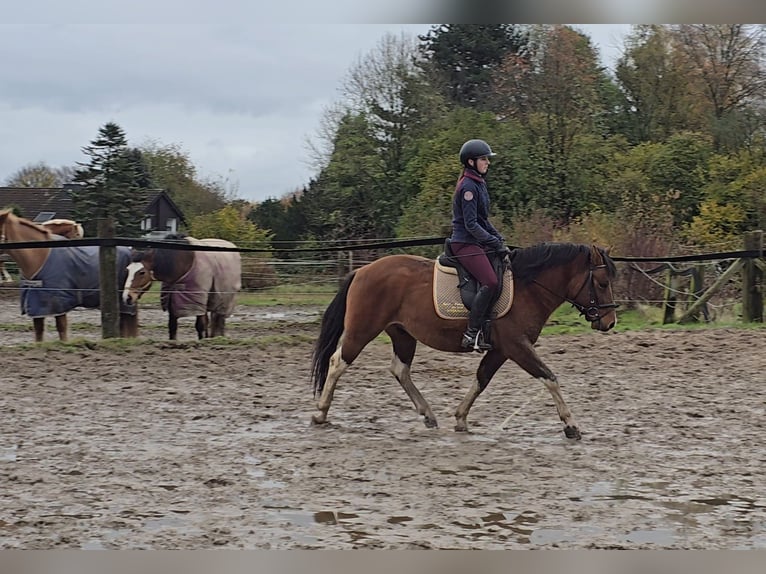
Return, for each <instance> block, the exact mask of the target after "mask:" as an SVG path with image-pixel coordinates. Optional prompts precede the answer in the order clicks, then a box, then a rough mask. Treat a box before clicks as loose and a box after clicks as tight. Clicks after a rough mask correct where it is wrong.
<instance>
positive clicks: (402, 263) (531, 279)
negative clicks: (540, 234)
mask: <svg viewBox="0 0 766 574" xmlns="http://www.w3.org/2000/svg"><path fill="white" fill-rule="evenodd" d="M510 263H511V268H512V270H513V276H514V302H513V306H512V307H511V309H510V311H509V312H508V313H507V314H505V315H503V316H502V317H499V318H497V319H494V320H493V321H492V324H491V330H492V331H491V334H492V337H491V341H492V342H493V345H494V347H493V349H491V350H489V351H487V352H486V354H485V355H484V357H483V358H482V359H481V362H480V363H479V368H478V370H477V371H476V379H475V380H474V381H473V384H472V385H471V388H470V389H469V390H468V393H467V394H466V395H465V397H464V398H463V400H462V402H461V403H460V404H459V405H458V407H457V410H456V412H455V418H456V421H457V422H456V425H455V430H456V431H467V430H468V423H467V417H468V411H469V410H470V408H471V406H472V405H473V403H474V401H475V400H476V398H477V397H478V396H479V395H480V394H481V393H482V391H484V389H486V388H487V385H488V384H489V382H490V380H491V379H492V377H493V375H494V374H495V373H496V372H497V370H498V369H499V368H500V367H501V366H502V365H503V363H505V362H506V361H507V360H508V359H511V360H512V361H514V362H516V363H517V364H518V365H519V366H520V367H521V368H522V369H524V370H525V371H526V372H528V373H529V374H530V375H532V376H533V377H535V378H539V379H543V383H544V384H545V386H546V387H547V389H548V391H549V392H550V393H551V395H552V396H553V401H554V403H555V404H556V409H557V411H558V415H559V418H560V419H561V420H562V421H563V422H564V433H565V435H566V436H567V438H574V439H580V438H581V435H580V430H579V429H578V426H577V424H576V422H575V420H574V417H573V416H572V413H571V411H570V410H569V407H568V406H567V404H566V403H565V402H564V399H563V397H562V395H561V390H560V388H559V384H558V381H557V379H556V376H555V375H554V374H553V372H551V370H550V369H549V368H548V367H547V366H546V365H545V364H544V363H543V361H542V360H541V359H540V358H539V357H538V355H537V353H536V352H535V349H534V344H535V342H536V341H537V338H538V337H539V336H540V332H541V331H542V328H543V326H544V325H545V322H546V321H547V319H548V317H550V315H551V313H553V311H554V310H555V309H556V308H558V307H559V306H560V305H561V304H562V303H564V302H565V301H566V302H568V303H571V304H572V305H574V307H576V308H577V309H578V310H579V311H580V313H581V314H582V315H584V316H585V319H586V320H587V321H589V322H590V323H591V327H592V328H593V329H597V330H599V331H608V330H609V329H611V328H612V327H614V325H615V324H616V322H617V315H616V311H615V308H616V307H617V305H615V303H614V299H613V296H612V288H611V280H612V279H613V278H614V277H615V276H616V268H615V265H614V262H613V261H612V260H611V259H610V258H609V255H608V254H607V252H606V250H604V249H602V248H599V247H596V246H587V245H575V244H570V243H546V244H540V245H536V246H533V247H527V248H524V249H516V250H514V251H512V252H511V254H510ZM433 276H434V261H432V260H429V259H425V258H423V257H417V256H414V255H389V256H386V257H382V258H381V259H378V260H377V261H374V262H372V263H369V264H367V265H365V266H364V267H361V268H359V269H357V270H356V271H353V272H352V273H350V274H349V275H348V276H347V278H346V280H345V282H344V283H343V285H342V286H341V288H340V289H339V291H338V293H337V294H336V296H335V298H334V299H333V300H332V302H331V303H330V305H329V306H328V307H327V309H326V310H325V312H324V315H323V317H322V323H321V328H320V334H319V338H318V340H317V341H316V344H315V347H314V353H313V357H312V371H311V374H312V378H313V383H314V396H315V397H317V395H319V400H318V402H317V408H318V411H319V412H318V413H317V414H315V415H314V416H313V417H312V423H313V424H323V423H326V422H327V411H328V410H329V408H330V403H331V402H332V398H333V393H334V392H335V386H336V385H337V383H338V379H339V378H340V376H341V375H342V374H343V373H344V372H345V371H346V369H348V367H349V366H350V365H351V363H353V362H354V360H355V359H356V358H357V356H358V355H359V354H360V352H361V351H362V349H363V348H364V347H365V346H366V345H367V344H368V343H369V342H370V341H372V340H373V339H374V338H375V337H377V336H378V334H380V333H381V332H382V331H385V332H386V333H387V334H388V336H389V337H390V338H391V343H392V345H393V352H394V356H393V360H392V362H391V366H390V371H391V373H392V374H393V375H394V377H396V379H397V380H398V381H399V384H400V385H401V386H402V388H403V389H404V391H405V392H406V393H407V395H408V396H409V398H410V400H412V402H413V403H414V405H415V408H416V410H417V412H418V414H419V415H422V416H423V417H424V423H425V426H426V427H429V428H431V427H436V426H438V425H437V422H436V417H435V416H434V414H433V412H432V411H431V407H430V406H429V405H428V403H427V402H426V400H425V399H424V398H423V396H422V395H421V394H420V391H418V389H417V388H416V387H415V385H414V384H413V383H412V379H411V378H410V369H411V366H412V360H413V357H414V356H415V349H416V346H417V342H418V341H420V342H421V343H423V344H425V345H427V346H429V347H431V348H433V349H437V350H439V351H447V352H453V353H459V352H471V351H472V349H463V348H461V345H460V343H461V339H462V335H463V331H464V330H465V328H466V321H465V319H443V318H441V317H439V316H438V315H437V313H436V311H435V306H434V300H433Z"/></svg>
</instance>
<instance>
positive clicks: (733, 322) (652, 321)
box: [542, 304, 766, 335]
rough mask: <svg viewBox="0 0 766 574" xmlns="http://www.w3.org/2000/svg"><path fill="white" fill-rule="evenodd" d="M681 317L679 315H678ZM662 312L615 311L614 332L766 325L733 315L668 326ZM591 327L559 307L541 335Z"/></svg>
mask: <svg viewBox="0 0 766 574" xmlns="http://www.w3.org/2000/svg"><path fill="white" fill-rule="evenodd" d="M677 316H680V313H678V314H677ZM662 317H663V311H662V309H660V308H659V307H651V306H649V305H638V306H637V307H636V308H634V309H625V310H620V309H618V310H617V326H615V328H614V331H616V332H625V331H641V330H652V329H662V330H679V329H684V330H690V331H691V330H700V329H721V328H736V329H763V328H766V323H743V322H742V321H741V320H740V319H739V317H738V316H737V315H736V313H734V312H732V313H730V314H728V315H721V317H720V318H717V319H716V320H714V321H711V322H709V323H706V322H705V321H704V320H700V321H699V322H697V323H684V324H679V323H668V324H666V325H663V324H662ZM591 331H592V329H591V327H590V323H588V322H587V321H586V320H585V319H584V318H583V317H582V316H581V315H580V313H579V312H578V311H577V310H576V309H575V308H574V307H572V306H571V305H566V304H565V305H562V306H561V307H559V308H558V309H556V311H554V312H553V314H552V315H551V316H550V318H549V319H548V322H547V323H546V324H545V327H543V331H542V334H543V335H546V334H547V335H551V334H559V335H567V334H577V333H588V332H591Z"/></svg>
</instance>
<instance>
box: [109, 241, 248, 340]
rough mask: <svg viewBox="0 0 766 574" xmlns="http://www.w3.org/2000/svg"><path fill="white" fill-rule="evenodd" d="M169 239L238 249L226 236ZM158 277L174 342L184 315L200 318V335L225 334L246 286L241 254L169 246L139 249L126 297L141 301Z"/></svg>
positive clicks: (126, 288)
mask: <svg viewBox="0 0 766 574" xmlns="http://www.w3.org/2000/svg"><path fill="white" fill-rule="evenodd" d="M165 239H167V240H170V241H175V242H182V243H186V244H191V245H210V246H217V247H236V245H234V244H233V243H231V242H229V241H225V240H223V239H195V238H194V237H190V236H187V235H184V234H171V235H168V236H167V237H166V238H165ZM154 279H157V280H159V281H162V290H161V291H160V302H161V304H162V310H163V311H167V312H168V335H169V337H170V339H171V340H175V339H176V338H177V334H178V319H179V318H180V317H196V320H195V323H194V327H195V329H196V331H197V338H198V339H204V338H206V337H222V336H224V334H225V333H224V331H225V325H226V317H228V316H230V315H231V314H232V312H233V311H234V306H235V303H236V300H235V299H236V293H237V291H239V290H240V289H241V287H242V265H241V261H240V255H239V253H238V252H236V251H198V250H189V249H164V248H157V249H147V250H145V251H135V252H134V253H133V256H132V263H130V265H129V266H128V274H127V278H126V279H125V287H124V289H123V292H122V298H123V301H124V302H125V303H127V304H131V303H134V302H137V301H138V300H139V299H140V298H141V296H142V295H143V294H144V293H145V292H146V291H147V290H148V289H149V287H151V285H152V281H153V280H154ZM208 312H210V316H209V317H208Z"/></svg>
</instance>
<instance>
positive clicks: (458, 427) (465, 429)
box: [455, 424, 468, 432]
mask: <svg viewBox="0 0 766 574" xmlns="http://www.w3.org/2000/svg"><path fill="white" fill-rule="evenodd" d="M455 432H468V427H467V426H465V425H461V424H456V425H455Z"/></svg>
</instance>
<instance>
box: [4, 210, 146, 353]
mask: <svg viewBox="0 0 766 574" xmlns="http://www.w3.org/2000/svg"><path fill="white" fill-rule="evenodd" d="M72 223H74V222H72ZM69 229H70V232H72V233H81V232H82V228H81V227H80V225H79V224H77V223H74V226H69ZM72 230H73V231H72ZM51 240H60V241H66V240H65V239H64V237H63V236H61V235H54V234H53V233H51V230H50V229H48V227H46V226H44V225H39V224H37V223H34V222H32V221H29V220H27V219H24V218H22V217H18V216H16V215H15V214H14V213H13V212H12V211H11V210H10V209H5V210H2V211H0V251H3V252H5V253H7V254H8V255H9V256H10V257H11V259H13V260H14V261H15V262H16V264H17V265H18V267H19V270H20V272H21V280H20V282H19V285H20V287H21V313H22V315H24V314H26V315H29V316H30V317H32V323H33V325H34V332H35V341H36V342H38V343H39V342H41V341H42V340H43V337H44V331H45V324H44V320H45V317H49V316H53V317H55V321H56V331H58V335H59V339H60V340H61V341H66V340H67V339H68V338H69V337H68V321H67V315H66V314H67V313H68V312H69V311H71V310H72V309H74V308H75V307H85V308H89V309H93V308H98V307H99V305H100V299H101V293H100V291H99V283H100V280H99V257H98V249H99V248H98V247H72V246H66V247H55V248H53V247H31V248H24V249H3V248H2V244H3V243H7V242H22V241H51ZM129 258H130V249H129V248H127V247H118V248H117V259H118V261H117V267H118V277H117V280H118V282H121V281H124V276H125V273H124V271H122V272H121V271H120V270H121V269H124V267H125V265H127V261H128V260H129ZM118 284H119V283H118ZM137 333H138V317H137V310H136V308H135V306H132V307H131V306H121V307H120V336H122V337H135V336H137Z"/></svg>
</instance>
